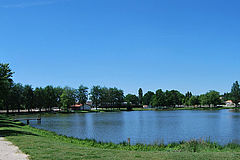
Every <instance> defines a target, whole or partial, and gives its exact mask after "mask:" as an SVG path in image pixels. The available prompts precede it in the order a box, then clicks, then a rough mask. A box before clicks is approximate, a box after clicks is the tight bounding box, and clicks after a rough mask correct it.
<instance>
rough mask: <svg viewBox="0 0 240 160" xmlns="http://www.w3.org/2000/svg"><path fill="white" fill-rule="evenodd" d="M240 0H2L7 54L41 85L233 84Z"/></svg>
mask: <svg viewBox="0 0 240 160" xmlns="http://www.w3.org/2000/svg"><path fill="white" fill-rule="evenodd" d="M239 6H240V1H238V0H194V1H193V0H181V1H180V0H87V1H82V0H11V1H9V0H0V22H1V23H0V24H1V25H0V61H1V62H3V63H10V65H11V68H12V70H13V71H15V72H16V73H15V75H14V81H15V82H21V83H23V84H32V85H33V87H36V86H46V85H48V84H51V85H54V86H58V85H59V86H62V87H63V86H66V85H67V86H70V87H75V88H76V87H78V86H79V85H80V84H83V85H86V86H88V87H91V86H93V85H101V86H107V87H114V86H116V87H118V88H121V89H123V90H124V91H125V93H137V90H138V88H139V87H142V88H143V90H144V92H146V91H147V90H152V91H155V90H156V89H159V88H161V89H163V90H166V89H168V90H171V89H177V90H179V91H181V92H182V93H185V92H187V91H192V92H193V93H194V94H201V93H205V92H207V91H209V90H217V91H220V92H221V93H223V92H228V91H230V89H231V85H232V83H233V82H234V81H236V80H240V70H239V62H240V29H239V28H240V21H239V17H240V10H239Z"/></svg>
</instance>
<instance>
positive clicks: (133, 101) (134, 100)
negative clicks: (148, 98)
mask: <svg viewBox="0 0 240 160" xmlns="http://www.w3.org/2000/svg"><path fill="white" fill-rule="evenodd" d="M125 101H126V102H127V103H128V104H130V105H137V104H138V102H139V101H138V97H137V96H136V95H133V94H127V95H126V97H125Z"/></svg>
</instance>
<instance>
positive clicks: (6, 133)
mask: <svg viewBox="0 0 240 160" xmlns="http://www.w3.org/2000/svg"><path fill="white" fill-rule="evenodd" d="M19 135H20V136H21V135H32V136H38V135H37V134H33V133H31V132H26V131H16V130H11V129H4V130H0V137H8V136H19Z"/></svg>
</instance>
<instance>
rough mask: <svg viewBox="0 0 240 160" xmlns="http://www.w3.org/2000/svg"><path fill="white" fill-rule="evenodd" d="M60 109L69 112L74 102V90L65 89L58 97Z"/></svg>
mask: <svg viewBox="0 0 240 160" xmlns="http://www.w3.org/2000/svg"><path fill="white" fill-rule="evenodd" d="M60 99H61V104H62V109H63V110H65V111H69V107H70V106H71V105H74V104H75V102H76V90H75V89H73V88H70V87H65V88H64V89H63V93H62V95H61V97H60Z"/></svg>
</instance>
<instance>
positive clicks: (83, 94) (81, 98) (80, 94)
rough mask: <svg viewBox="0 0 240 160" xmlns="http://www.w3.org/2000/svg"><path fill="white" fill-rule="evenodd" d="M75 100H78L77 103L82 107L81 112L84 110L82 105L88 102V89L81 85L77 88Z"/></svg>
mask: <svg viewBox="0 0 240 160" xmlns="http://www.w3.org/2000/svg"><path fill="white" fill-rule="evenodd" d="M77 100H78V103H80V104H82V105H83V110H84V105H85V104H86V102H87V100H88V87H85V86H83V85H81V86H79V88H78V90H77Z"/></svg>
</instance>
